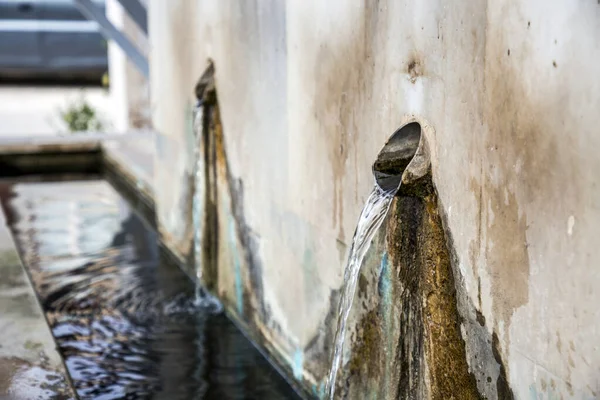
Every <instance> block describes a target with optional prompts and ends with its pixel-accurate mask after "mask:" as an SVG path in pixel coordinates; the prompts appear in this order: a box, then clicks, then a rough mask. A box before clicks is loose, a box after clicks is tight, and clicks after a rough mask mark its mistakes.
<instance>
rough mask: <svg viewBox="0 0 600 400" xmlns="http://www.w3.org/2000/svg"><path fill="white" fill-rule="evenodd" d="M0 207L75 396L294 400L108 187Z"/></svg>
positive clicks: (41, 194) (71, 186) (12, 194)
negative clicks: (44, 314) (161, 251)
mask: <svg viewBox="0 0 600 400" xmlns="http://www.w3.org/2000/svg"><path fill="white" fill-rule="evenodd" d="M0 198H1V200H2V206H3V209H4V211H5V213H6V215H7V217H8V218H7V219H8V222H9V224H10V227H11V229H12V231H13V235H14V237H15V240H16V242H17V245H18V248H19V251H20V253H21V257H22V259H23V261H24V263H25V265H26V267H27V269H28V272H29V274H30V276H31V279H32V282H33V284H34V287H35V289H36V292H37V293H38V295H39V297H40V300H41V302H42V305H43V308H44V311H45V313H46V317H47V319H48V321H49V323H50V325H51V328H52V332H53V335H54V336H55V338H56V340H57V343H58V346H59V350H60V352H61V354H62V356H63V357H64V359H65V363H66V365H67V369H68V372H69V374H70V376H71V378H72V381H73V383H74V386H75V388H76V390H77V393H78V395H79V396H80V398H82V399H99V400H103V399H165V400H167V399H168V400H171V399H172V400H177V399H266V400H269V399H297V398H299V397H298V396H297V395H296V394H295V393H294V392H293V391H292V390H291V389H290V387H289V386H288V385H287V383H286V382H285V380H284V379H283V378H282V377H281V376H280V375H279V374H277V372H276V371H275V370H274V369H273V368H272V367H271V366H270V365H269V363H268V362H267V361H266V360H265V359H264V358H263V357H262V356H261V355H260V354H259V353H258V352H257V351H256V349H255V348H254V347H253V346H252V344H251V343H250V342H248V341H247V340H246V339H245V338H244V336H243V335H242V334H241V333H240V332H239V331H238V330H237V328H236V327H235V326H233V325H232V323H231V322H230V321H229V320H228V319H227V318H226V317H225V316H224V315H223V314H222V313H220V311H219V309H218V307H217V306H215V303H214V302H205V301H198V299H196V296H195V288H194V286H193V285H192V283H191V282H190V280H189V279H188V278H187V277H186V276H185V275H184V274H183V273H182V272H181V271H180V270H179V269H178V268H177V267H176V266H173V265H171V264H169V263H168V262H166V261H165V260H164V258H163V257H161V253H160V252H159V249H158V247H157V244H156V239H157V238H156V234H155V233H154V232H153V231H151V230H150V229H148V227H146V225H145V224H144V223H143V222H142V221H141V220H140V219H139V218H138V217H137V216H136V215H135V214H134V213H133V212H132V210H131V209H129V207H128V206H127V204H126V203H125V201H124V200H123V199H121V198H120V197H119V195H118V194H117V193H116V192H115V191H114V190H113V189H112V188H111V187H110V186H109V185H108V184H107V183H106V182H103V181H79V182H55V183H26V184H15V185H11V184H7V183H4V184H0Z"/></svg>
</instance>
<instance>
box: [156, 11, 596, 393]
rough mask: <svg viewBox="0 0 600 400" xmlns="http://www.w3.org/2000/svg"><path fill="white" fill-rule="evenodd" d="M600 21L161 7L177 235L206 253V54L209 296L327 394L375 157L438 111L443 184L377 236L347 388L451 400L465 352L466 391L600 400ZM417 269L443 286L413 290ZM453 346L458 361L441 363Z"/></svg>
mask: <svg viewBox="0 0 600 400" xmlns="http://www.w3.org/2000/svg"><path fill="white" fill-rule="evenodd" d="M599 21H600V5H598V4H597V2H595V1H588V2H568V1H559V2H554V3H553V4H552V5H551V6H550V5H549V4H548V3H547V2H543V1H539V0H535V1H516V2H515V1H508V0H501V1H494V2H492V1H487V2H486V1H483V2H463V3H460V4H459V3H457V4H448V3H442V2H438V1H429V0H426V1H418V2H406V1H385V0H381V1H377V2H375V1H374V2H365V3H360V4H359V3H352V4H350V3H349V2H342V1H327V2H317V1H309V2H307V1H300V0H298V1H295V0H294V1H289V2H282V1H275V0H267V1H260V2H250V1H239V2H235V1H208V0H175V1H168V2H166V1H160V0H154V1H151V5H150V40H151V47H152V49H151V56H150V61H151V92H152V111H153V124H154V126H155V128H156V129H157V130H159V131H160V135H159V140H158V153H159V155H158V159H157V167H156V188H157V208H158V210H157V211H158V218H159V221H158V223H159V229H160V231H161V234H162V236H163V239H164V240H165V241H166V242H167V243H169V244H170V246H172V247H173V248H174V249H175V250H176V251H177V252H178V253H179V254H180V255H181V256H182V257H187V258H190V255H191V254H192V253H193V248H194V246H193V238H194V231H195V229H194V225H195V226H196V230H200V231H201V232H207V233H206V234H208V233H209V232H211V231H210V230H207V229H205V230H202V223H204V222H205V221H207V219H206V218H205V216H206V215H205V214H206V203H204V202H200V203H199V204H198V207H201V209H200V210H194V205H195V203H194V201H193V199H192V189H193V187H194V186H193V185H192V182H193V162H194V147H195V146H196V138H195V135H194V130H193V118H192V110H193V105H194V103H195V98H194V86H195V84H196V82H197V80H198V78H199V77H200V75H201V74H202V73H203V71H204V69H205V68H206V66H207V59H208V58H210V59H212V60H213V61H214V65H215V68H216V73H215V74H216V75H215V79H216V88H217V97H218V106H219V109H218V117H219V122H220V124H218V125H219V126H218V127H217V126H216V125H215V126H213V128H212V129H213V130H212V132H215V131H218V132H219V135H220V138H219V140H217V141H215V142H210V143H212V144H210V146H212V147H211V148H212V149H214V151H215V157H216V158H215V160H216V161H215V163H214V164H213V165H214V168H213V167H211V168H213V169H214V174H213V175H212V178H210V180H211V182H213V185H212V186H210V187H214V189H211V190H212V191H213V192H212V193H213V194H212V195H211V196H212V197H211V196H208V197H206V196H205V197H204V198H205V199H212V200H214V207H213V211H212V212H211V215H213V217H211V218H213V219H211V221H213V222H211V223H212V224H215V226H216V227H217V229H216V230H215V231H214V232H213V234H214V235H215V238H216V239H215V240H214V243H213V242H211V243H212V244H211V246H217V247H218V257H217V263H218V265H217V267H216V272H215V274H216V276H217V277H216V278H215V282H214V284H213V286H212V287H213V290H214V291H215V293H217V294H218V295H219V296H220V297H221V298H222V299H223V301H224V303H225V305H226V306H227V308H228V309H229V310H230V312H231V313H232V314H233V315H234V316H235V317H236V318H237V319H239V321H240V322H241V323H243V324H244V325H245V326H246V328H247V329H248V330H249V332H251V334H252V335H253V336H254V337H255V339H256V340H257V341H259V342H260V343H262V344H263V345H264V346H265V347H266V348H267V349H268V350H269V351H270V352H271V354H272V356H273V357H274V358H275V359H276V360H278V361H279V362H280V363H281V364H283V365H284V367H285V368H287V372H288V373H289V374H290V375H291V376H293V377H294V378H296V379H297V380H298V381H300V382H302V385H303V387H304V388H306V389H307V390H309V391H313V392H314V393H315V394H317V395H318V394H319V393H322V388H323V385H324V379H325V376H326V372H327V368H328V361H329V351H330V350H331V342H332V337H333V330H334V329H335V317H334V316H335V313H336V310H335V307H336V303H337V294H338V292H339V288H340V286H341V284H342V272H343V266H344V263H345V259H346V256H347V251H348V247H349V244H350V241H351V239H352V234H353V230H354V227H355V224H356V220H357V217H358V215H359V213H360V210H361V207H362V204H363V202H364V200H365V198H366V196H367V195H368V193H369V191H370V188H371V186H372V183H373V178H372V175H371V171H370V168H371V165H372V163H373V161H374V159H375V156H376V154H377V152H378V150H379V149H380V148H381V146H382V145H383V144H384V143H385V141H386V139H387V138H388V137H389V135H391V134H392V133H393V132H394V130H395V129H396V128H397V127H398V126H399V125H400V123H401V121H402V120H403V118H404V117H405V116H407V115H416V116H418V117H422V118H425V119H426V120H427V121H428V122H429V124H430V125H431V126H432V127H433V129H434V131H433V130H432V131H431V134H429V136H428V137H427V140H428V144H429V147H430V151H431V168H432V174H431V180H432V184H433V186H432V189H431V190H432V191H431V193H429V194H426V195H424V194H422V195H421V197H419V196H417V197H412V200H407V199H404V198H402V197H401V198H399V199H398V200H396V202H395V204H394V213H392V214H391V215H390V216H389V217H388V221H387V223H386V224H385V226H384V227H383V228H382V231H381V232H380V233H379V235H378V236H377V237H376V240H375V245H374V246H373V248H372V249H371V250H370V252H369V254H368V256H367V260H366V262H365V265H364V266H363V272H362V277H361V282H362V284H361V285H359V286H360V287H359V290H358V291H357V297H356V301H355V307H354V309H353V311H352V313H351V321H350V326H349V335H348V338H349V339H348V340H349V341H350V345H348V346H347V349H348V351H347V353H346V355H345V358H344V362H345V368H344V371H345V374H344V376H343V377H342V378H340V382H338V384H340V385H342V387H347V388H348V389H349V390H351V392H349V393H350V394H352V395H353V396H355V397H356V396H358V397H357V398H367V397H366V395H367V394H368V395H371V394H372V395H377V396H378V398H383V397H386V396H387V397H395V396H405V397H406V398H410V394H409V393H410V392H409V388H414V390H423V391H422V392H419V393H423V395H424V396H430V397H433V398H449V397H443V395H444V392H443V390H444V389H443V383H440V381H439V380H437V381H436V379H437V378H436V377H439V376H443V375H444V373H445V371H443V370H440V369H439V368H438V367H439V365H436V364H435V363H436V360H438V361H437V362H443V361H444V360H445V359H447V358H445V357H450V358H452V359H453V358H456V357H455V355H457V354H459V355H461V356H460V357H463V355H464V358H465V359H466V360H467V363H468V371H469V372H470V373H471V374H472V375H469V376H470V378H469V379H471V381H469V379H467V378H466V377H462V378H461V377H459V378H457V379H459V380H458V381H457V382H459V381H460V379H466V381H465V382H467V381H469V382H470V383H471V384H475V385H476V387H477V391H478V392H479V393H480V394H484V395H485V396H487V398H490V399H493V398H510V397H511V396H514V397H515V398H561V397H562V398H565V399H569V398H572V399H591V398H595V397H597V396H600V387H599V386H598V383H597V376H598V373H599V372H600V371H599V369H600V353H598V349H597V342H598V337H599V335H598V329H600V328H599V327H600V311H599V309H598V307H597V306H596V304H597V302H598V295H597V294H596V293H595V288H596V286H597V285H598V284H599V283H600V272H599V271H600V270H599V269H598V268H597V265H598V264H599V262H600V260H599V258H600V256H598V255H596V252H595V249H596V247H597V246H596V242H597V239H596V237H597V236H598V228H597V227H596V224H595V221H597V220H598V218H599V217H600V210H599V208H598V206H597V203H598V199H599V198H600V188H598V181H599V179H600V178H598V177H597V173H596V172H597V171H599V170H600V157H598V156H597V154H596V153H597V149H598V148H599V145H600V135H599V134H598V133H597V132H598V126H597V125H598V122H599V120H600V114H599V113H598V110H599V109H600V77H599V75H598V74H597V71H596V70H597V67H596V65H597V61H599V60H600V41H598V39H597V38H598V37H600V22H599ZM218 152H220V155H216V154H217V153H218ZM211 160H212V159H211ZM201 187H203V186H201ZM206 187H208V186H206ZM198 190H201V189H198ZM203 193H204V192H203ZM212 200H211V201H212ZM411 202H412V203H414V204H413V205H411V204H412V203H411ZM411 207H413V208H414V207H416V209H417V210H420V211H418V216H415V215H412V214H411V213H410V212H409V211H406V210H410V209H411ZM402 210H405V211H404V212H403V211H402ZM194 216H196V217H195V218H194ZM215 216H216V217H215ZM418 218H420V219H419V220H417V219H418ZM404 221H408V222H407V223H409V222H410V221H412V222H410V223H412V224H414V227H413V228H411V229H412V230H411V229H409V228H408V227H407V226H405V225H403V224H404ZM442 228H443V233H444V235H443V239H442V238H441V236H440V235H442V231H441V230H440V229H442ZM402 232H405V234H404V236H403V234H402ZM406 232H408V233H406ZM411 232H412V233H411ZM427 232H428V233H427ZM206 234H204V235H206ZM423 235H425V239H423V240H421V239H419V238H423V237H424V236H423ZM200 236H202V235H200ZM402 238H413V239H410V240H409V239H406V240H408V242H410V241H411V240H412V241H413V242H414V243H413V244H412V245H411V244H410V243H408V242H407V244H406V245H401V243H404V242H402V240H403V239H402ZM428 238H429V239H428ZM200 239H201V240H202V241H203V243H204V241H205V240H206V239H204V238H203V237H201V238H200ZM442 242H443V243H445V246H441V245H440V243H442ZM417 245H418V246H417ZM398 246H399V248H400V249H402V248H405V249H412V250H410V251H408V250H406V251H405V252H403V251H402V250H400V251H397V249H396V248H397V247H398ZM403 246H404V247H403ZM395 249H396V250H395ZM440 252H441V253H440ZM440 254H442V255H440ZM410 257H416V258H415V260H416V259H417V258H419V257H420V258H419V260H420V261H418V262H417V261H415V262H414V263H411V262H410V260H411V258H410ZM403 260H404V261H403ZM407 260H408V261H407ZM196 261H197V262H198V260H196ZM405 265H408V267H406V266H405ZM414 265H420V266H421V268H422V269H420V271H433V272H432V273H433V274H435V275H436V276H441V277H442V278H440V279H441V281H435V282H434V281H428V279H427V277H426V276H425V277H421V278H420V279H419V284H418V285H417V286H414V288H415V290H414V291H412V292H403V289H402V288H403V287H404V286H405V285H407V283H406V282H404V281H403V280H402V279H404V278H406V277H404V278H403V276H402V271H406V269H407V268H411V266H413V267H414ZM203 267H206V266H203ZM415 273H416V272H415ZM436 282H437V283H436ZM448 282H450V283H451V284H452V285H453V287H454V291H452V290H450V288H451V286H447V283H448ZM434 283H436V284H435V285H434ZM413 284H414V282H413ZM428 285H429V286H428ZM431 285H433V286H431ZM431 293H437V294H436V295H435V296H434V297H429V296H428V295H429V294H431ZM410 295H413V296H415V298H414V299H413V300H411V299H407V298H403V297H402V296H407V297H410ZM436 296H437V297H436ZM424 299H425V300H424ZM428 299H429V300H431V301H432V302H431V303H429V302H427V301H426V300H428ZM436 299H437V300H436ZM418 300H421V301H422V302H423V304H425V305H424V306H422V307H421V308H420V309H419V311H418V313H420V314H419V315H416V317H415V314H414V313H413V314H410V313H409V314H406V312H407V310H414V312H415V313H416V312H417V307H416V306H414V304H416V303H415V302H418ZM434 300H435V301H434ZM436 301H437V302H436ZM413 303H414V304H413ZM413 306H414V307H413ZM427 307H429V309H428V308H427ZM439 312H441V314H436V313H439ZM455 314H458V315H455ZM429 317H431V318H432V319H428V318H429ZM436 317H439V318H440V320H439V321H438V322H439V323H445V324H448V325H447V329H446V328H444V329H442V328H440V329H438V330H437V331H436V329H437V328H439V326H438V325H437V324H438V322H436V320H435V318H436ZM415 318H417V319H415ZM412 321H417V322H418V321H420V322H421V323H422V326H420V325H419V323H417V322H415V323H412ZM428 323H429V325H428ZM452 323H456V324H457V325H456V326H452ZM436 327H437V328H436ZM457 327H458V328H457ZM407 329H408V330H410V329H414V330H415V331H414V332H412V333H410V332H408V333H407V332H406V330H407ZM436 332H437V333H436ZM457 332H459V333H460V339H458V338H457V337H456V336H457V335H456V333H457ZM409 334H410V335H412V336H409ZM448 335H449V336H448ZM407 337H412V338H415V340H417V338H419V337H421V339H420V340H422V341H423V343H421V346H422V348H423V349H424V350H423V353H422V358H418V360H421V361H422V362H423V364H422V365H420V366H418V368H421V370H422V371H425V372H426V373H425V375H426V376H425V377H424V378H422V379H423V380H422V382H420V383H419V382H417V383H415V382H412V383H411V382H407V381H406V380H402V379H408V377H409V376H411V375H410V374H404V375H403V373H402V371H403V370H402V369H401V368H400V371H399V370H398V368H396V364H394V363H402V362H403V360H406V359H407V358H406V357H407V356H406V355H407V354H408V353H407V351H408V350H411V351H412V350H413V347H410V346H408V345H406V346H404V347H406V348H407V349H408V350H407V349H405V350H402V351H404V353H403V352H402V351H400V352H395V353H391V351H392V349H402V348H403V345H402V343H400V341H401V340H405V339H406V338H407ZM446 340H449V341H450V342H451V343H452V344H453V345H456V346H457V347H456V353H452V352H449V353H447V354H443V353H442V354H439V353H436V350H435V349H437V348H438V346H440V345H441V344H443V343H445V342H444V341H446ZM427 341H429V342H427ZM407 346H408V347H407ZM436 354H437V356H439V358H436V357H437V356H436ZM452 354H454V355H452ZM357 355H359V356H360V357H361V358H360V359H359V361H358V362H356V361H355V360H353V357H354V358H356V356H357ZM420 357H421V356H420ZM432 357H433V358H432ZM460 357H459V358H460ZM421 361H420V362H421ZM456 362H457V364H456V366H457V368H459V369H460V370H464V368H465V366H464V365H462V364H461V361H460V360H456ZM367 367H368V368H369V371H365V370H364V369H365V368H367ZM400 367H402V365H400ZM415 368H417V367H415ZM436 368H438V369H436ZM373 371H376V372H373ZM367 372H368V373H370V374H371V376H367V375H364V374H366V373H367ZM353 374H354V375H353ZM357 374H358V375H361V374H363V376H364V377H368V378H372V379H371V380H369V379H366V380H365V381H364V383H362V384H361V383H360V382H359V380H358V379H352V377H353V376H356V375H357ZM440 374H441V375H440ZM348 378H350V379H348ZM419 379H421V378H419ZM409 380H410V379H409ZM381 382H384V383H385V384H382V383H381ZM400 383H402V384H400ZM413 383H414V385H413ZM344 385H345V386H344ZM357 385H360V386H357ZM411 385H412V386H411ZM415 385H416V386H415ZM436 385H437V386H436ZM440 385H441V386H440ZM461 387H470V386H469V385H467V384H465V385H463V386H461ZM386 388H387V389H386ZM436 388H438V389H439V390H440V391H438V392H436V391H435V390H437V389H436ZM410 390H413V389H410ZM465 390H467V389H465ZM369 391H370V392H369ZM358 393H362V394H360V395H359V394H358ZM412 393H417V392H412ZM440 396H441V397H440ZM456 396H457V397H456V398H465V397H460V394H458V393H457V394H456ZM465 396H468V395H465Z"/></svg>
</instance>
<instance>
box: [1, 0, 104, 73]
mask: <svg viewBox="0 0 600 400" xmlns="http://www.w3.org/2000/svg"><path fill="white" fill-rule="evenodd" d="M96 3H97V5H98V6H99V7H101V8H102V9H104V1H96ZM107 70H108V55H107V45H106V40H105V39H104V38H103V36H102V35H101V34H100V30H99V28H98V25H97V23H96V22H94V21H88V20H87V19H86V18H85V17H84V16H83V15H82V14H81V13H80V12H79V9H78V8H77V6H76V4H75V2H74V1H73V0H0V78H4V79H6V78H45V79H47V78H60V79H65V78H67V79H92V80H97V81H98V82H101V79H102V75H103V74H104V73H105V72H106V71H107Z"/></svg>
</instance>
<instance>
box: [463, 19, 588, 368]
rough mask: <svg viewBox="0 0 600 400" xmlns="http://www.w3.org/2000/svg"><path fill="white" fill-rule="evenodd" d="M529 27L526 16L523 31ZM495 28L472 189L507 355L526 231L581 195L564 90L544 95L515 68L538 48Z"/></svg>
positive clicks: (522, 301) (526, 261)
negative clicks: (480, 171) (477, 171)
mask: <svg viewBox="0 0 600 400" xmlns="http://www.w3.org/2000/svg"><path fill="white" fill-rule="evenodd" d="M526 26H527V20H526V19H524V23H523V29H524V33H525V34H526V32H527V31H526V29H527V28H526ZM499 29H500V28H494V27H491V28H490V27H488V32H487V34H486V40H487V42H486V54H485V59H486V63H485V70H484V73H485V80H484V94H485V96H484V98H485V104H484V121H483V122H484V129H483V131H484V132H483V135H482V136H483V137H482V144H481V149H480V154H481V164H482V169H483V171H485V175H483V176H482V177H481V181H480V183H479V184H474V185H472V188H471V189H472V192H473V196H475V198H476V202H477V206H478V207H479V209H480V212H481V214H480V215H481V221H482V222H483V229H484V235H483V236H484V237H485V239H484V240H485V243H483V244H482V246H481V248H482V250H483V251H484V263H485V264H487V272H488V274H489V276H490V284H491V287H490V290H491V302H492V314H493V316H494V324H495V331H496V332H498V330H499V323H500V322H503V327H504V328H503V329H504V332H502V333H503V335H501V336H500V340H501V341H502V342H503V343H502V346H500V347H501V348H502V350H503V351H504V353H505V354H504V356H506V351H507V348H508V343H509V340H510V338H509V332H510V323H511V317H512V315H513V314H514V312H515V310H517V309H518V308H520V307H522V306H524V305H526V304H527V303H528V301H529V278H530V273H531V271H530V249H529V247H530V244H529V243H528V240H527V232H528V230H529V229H531V228H532V226H535V227H536V228H537V229H539V225H536V224H540V223H542V218H541V217H540V215H546V216H547V217H544V218H543V220H544V222H543V223H544V224H549V223H550V224H551V223H552V222H551V220H552V219H553V218H555V217H556V215H560V213H561V212H563V211H564V210H563V209H561V208H560V207H561V205H563V204H569V203H570V205H569V206H570V207H573V206H576V204H577V199H576V198H575V197H574V196H575V195H574V194H576V193H578V192H580V187H579V185H580V183H579V180H578V172H577V167H576V165H575V164H574V158H573V157H569V152H570V150H571V149H570V148H569V146H568V145H567V143H568V139H566V138H568V137H569V135H571V134H572V133H571V132H570V131H569V130H568V126H565V122H566V121H565V120H566V118H569V117H568V116H565V115H564V113H561V111H562V110H563V109H564V102H565V101H566V100H567V96H568V88H560V87H558V89H557V91H556V92H554V93H553V95H552V96H544V95H543V92H542V91H541V90H540V89H539V88H538V87H536V82H532V81H531V78H528V80H527V81H525V80H524V79H523V78H522V77H521V72H520V71H521V70H522V68H521V67H520V66H522V65H523V64H524V63H526V62H529V63H530V62H531V61H530V60H531V59H532V53H533V52H535V51H536V50H535V49H533V48H531V46H530V45H529V44H528V42H527V41H524V42H522V43H521V42H519V43H518V44H517V43H508V41H507V39H506V38H505V32H502V31H500V30H499ZM508 48H510V49H511V52H510V55H509V54H508V52H507V49H508ZM536 68H538V69H539V70H537V73H538V75H539V76H546V75H545V74H546V73H547V70H552V69H553V66H552V65H551V64H550V63H543V65H542V63H540V64H539V65H535V63H534V64H533V65H531V66H530V67H529V69H530V70H531V69H533V70H536ZM548 76H549V75H548ZM540 79H542V78H540ZM557 205H558V208H557ZM536 216H537V220H536Z"/></svg>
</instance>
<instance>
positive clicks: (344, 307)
mask: <svg viewBox="0 0 600 400" xmlns="http://www.w3.org/2000/svg"><path fill="white" fill-rule="evenodd" d="M393 198H394V192H386V191H384V190H383V189H381V188H380V187H379V186H378V185H375V187H374V188H373V191H371V194H370V195H369V198H368V199H367V201H366V203H365V206H364V207H363V210H362V212H361V213H360V217H359V218H358V224H357V226H356V230H355V232H354V237H353V239H352V247H351V248H350V255H349V256H348V262H347V264H346V268H345V270H344V285H343V287H342V298H341V300H340V305H339V310H338V327H337V331H336V334H335V341H334V351H333V360H332V362H331V369H330V372H329V379H328V381H327V385H328V386H327V391H328V393H329V398H330V399H332V400H333V398H334V395H335V381H336V377H337V373H338V370H339V368H340V364H341V360H342V353H343V349H344V340H345V336H346V323H347V322H348V315H349V314H350V308H351V307H352V300H353V299H354V292H355V291H356V283H357V280H358V275H359V273H360V266H361V265H362V262H363V259H364V258H365V254H367V250H369V247H370V246H371V241H372V240H373V236H375V232H377V230H378V229H379V227H380V226H381V223H382V222H383V220H384V218H385V216H386V215H387V212H388V210H389V208H390V204H391V203H392V199H393Z"/></svg>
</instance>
